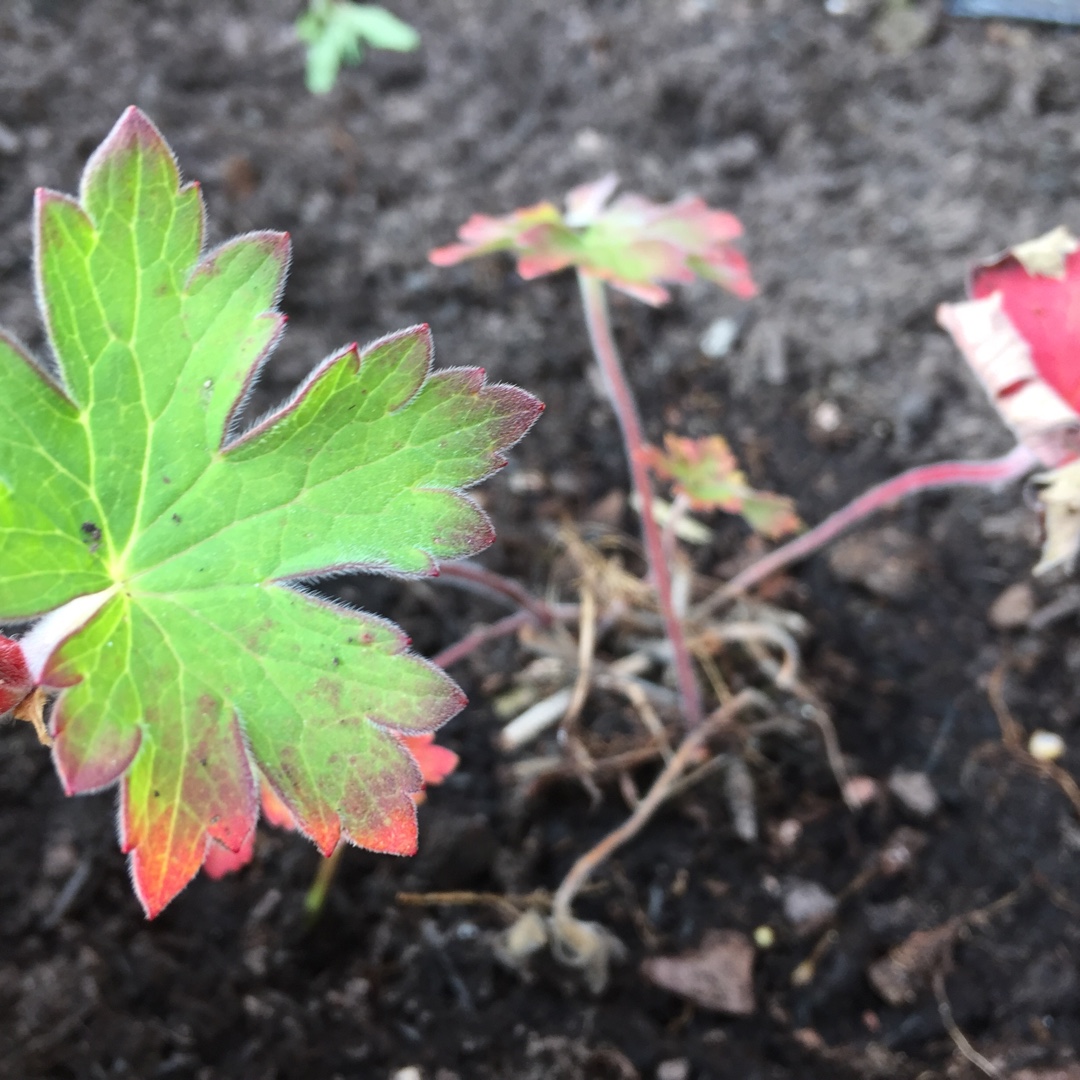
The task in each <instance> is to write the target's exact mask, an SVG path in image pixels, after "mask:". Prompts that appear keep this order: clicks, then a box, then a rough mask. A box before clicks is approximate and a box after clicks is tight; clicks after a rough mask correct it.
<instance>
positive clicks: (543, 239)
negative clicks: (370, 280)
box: [430, 175, 757, 728]
mask: <svg viewBox="0 0 1080 1080" xmlns="http://www.w3.org/2000/svg"><path fill="white" fill-rule="evenodd" d="M617 187H618V179H617V177H615V176H614V175H608V176H605V177H603V178H602V179H600V180H598V181H596V182H595V183H592V184H586V185H583V186H582V187H578V188H575V189H574V190H573V191H571V192H570V193H569V195H568V196H567V199H566V212H565V213H563V212H561V211H560V210H559V209H558V207H556V206H555V205H554V204H553V203H547V202H545V203H538V204H537V205H535V206H530V207H527V208H525V209H522V210H518V211H515V212H514V213H512V214H509V215H507V216H506V217H501V218H495V217H488V216H486V215H483V214H477V215H474V216H473V217H472V218H470V219H469V220H468V221H467V222H466V223H465V224H464V225H463V226H462V227H461V228H460V229H459V230H458V240H459V242H458V243H455V244H449V245H447V246H446V247H441V248H436V249H435V250H434V251H432V252H431V254H430V258H431V261H432V262H433V263H434V264H435V265H436V266H451V265H453V264H455V263H458V262H461V261H462V260H464V259H470V258H474V257H476V256H478V255H486V254H488V253H491V252H495V251H511V252H513V253H514V254H515V255H516V257H517V261H518V272H519V273H520V274H521V276H522V277H523V278H526V279H531V278H535V277H539V276H541V275H543V274H551V273H554V272H556V271H558V270H563V269H566V268H568V267H573V268H574V269H576V271H577V276H578V282H579V285H580V288H581V298H582V304H583V306H584V310H585V320H586V323H587V326H588V332H589V340H590V342H591V344H592V349H593V355H594V356H595V358H596V361H597V364H598V365H599V368H600V371H601V374H602V376H603V381H604V386H605V387H606V389H607V393H608V397H609V398H610V400H611V404H612V406H613V408H614V409H615V414H616V416H617V418H618V421H619V427H620V430H621V432H622V437H623V445H624V447H625V450H626V456H627V461H628V463H629V466H630V474H631V478H632V480H633V484H634V489H635V493H636V495H637V498H638V503H639V505H640V506H641V507H642V518H641V520H642V531H643V533H644V539H645V550H646V555H647V558H648V563H649V572H650V575H651V577H652V581H653V584H654V586H655V588H656V592H657V598H658V600H659V604H660V610H661V612H662V614H663V617H664V623H665V628H666V631H667V636H668V639H669V640H670V642H671V648H672V651H673V654H674V666H675V673H676V678H677V679H678V683H679V692H680V695H681V698H682V706H683V712H684V718H685V721H686V723H687V725H688V726H689V727H691V728H693V727H696V726H697V725H698V724H700V723H701V722H702V720H703V719H704V708H703V704H702V698H701V691H700V690H699V688H698V684H697V679H696V676H695V674H694V668H693V663H692V661H691V658H690V651H689V649H688V647H687V644H686V635H685V632H684V629H683V625H682V621H681V620H680V619H679V617H678V614H677V612H676V610H675V605H674V602H673V599H672V591H671V571H670V568H669V566H668V560H667V558H666V556H665V551H664V542H663V538H662V536H661V534H660V529H659V527H658V525H657V522H656V519H655V517H654V516H653V514H652V512H651V508H652V506H653V490H652V483H651V481H650V479H649V466H648V461H649V459H650V450H649V447H648V444H647V443H646V441H645V437H644V433H643V431H642V426H641V419H640V417H639V415H638V409H637V404H636V403H635V401H634V397H633V393H632V391H631V389H630V384H629V382H628V380H627V378H626V373H625V371H624V369H623V365H622V361H621V360H620V358H619V353H618V350H617V348H616V345H615V338H614V335H613V333H612V330H611V322H610V319H609V317H608V309H607V297H606V295H605V293H604V285H605V283H606V284H609V285H611V286H612V287H613V288H616V289H619V290H620V291H622V292H624V293H627V294H628V295H630V296H633V297H635V298H637V299H638V300H643V301H645V302H646V303H648V304H653V305H660V304H663V303H666V302H667V300H668V299H669V298H670V293H669V292H668V290H667V288H666V287H665V285H666V284H668V283H685V282H690V281H693V280H694V278H695V277H698V276H700V277H704V278H706V279H707V280H709V281H713V282H715V283H716V284H718V285H722V286H724V287H726V288H728V289H730V290H731V291H732V292H734V293H735V294H736V295H737V296H741V297H750V296H753V295H754V294H755V292H756V291H757V290H756V287H755V285H754V281H753V279H752V278H751V276H750V271H749V268H748V266H747V262H746V259H745V257H744V256H743V255H742V254H741V252H739V251H738V250H737V249H736V248H735V247H733V246H732V245H733V241H735V240H736V239H737V238H738V237H739V236H740V235H741V233H742V226H741V225H740V224H739V222H738V220H737V219H736V218H735V217H734V216H733V215H731V214H729V213H726V212H724V211H722V210H713V209H710V208H709V207H708V206H707V205H706V204H705V203H704V201H702V200H701V199H699V198H686V199H680V200H677V201H675V202H670V203H654V202H650V201H649V200H648V199H644V198H642V197H641V196H639V195H630V194H624V195H620V196H619V197H618V198H616V199H614V200H613V199H612V196H613V195H614V194H615V189H616V188H617Z"/></svg>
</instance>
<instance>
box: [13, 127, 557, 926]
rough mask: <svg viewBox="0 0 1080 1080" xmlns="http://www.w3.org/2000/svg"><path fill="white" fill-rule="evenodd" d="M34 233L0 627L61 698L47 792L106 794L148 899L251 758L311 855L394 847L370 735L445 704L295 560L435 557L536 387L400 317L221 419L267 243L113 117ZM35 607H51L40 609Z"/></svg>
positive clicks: (371, 565) (408, 569) (255, 305)
mask: <svg viewBox="0 0 1080 1080" xmlns="http://www.w3.org/2000/svg"><path fill="white" fill-rule="evenodd" d="M36 216H37V235H36V242H35V250H36V268H37V274H38V281H39V293H40V298H41V301H42V305H43V312H44V316H45V321H46V326H47V329H48V335H49V340H50V343H51V345H52V349H53V353H54V358H55V369H56V374H55V376H54V375H51V374H49V373H48V371H46V369H45V368H44V367H43V366H40V365H37V364H35V363H34V362H33V361H32V360H31V359H30V358H28V357H27V355H26V354H25V353H24V352H23V350H22V349H21V348H20V347H19V346H18V345H17V344H16V343H15V342H13V341H11V340H10V339H8V338H0V619H4V620H28V619H31V618H33V617H36V616H41V615H45V613H47V612H50V613H51V614H49V615H48V616H47V617H46V618H45V619H42V620H41V622H39V623H38V625H37V626H36V627H35V628H34V629H33V630H31V631H30V633H29V634H28V635H27V637H26V638H25V639H24V645H25V647H26V651H27V655H28V657H30V658H31V664H32V666H33V667H36V673H37V675H38V677H39V678H40V680H41V682H42V683H43V684H44V685H47V686H50V687H53V688H57V689H61V690H62V692H61V694H60V696H59V699H58V701H57V704H56V707H55V710H54V713H53V717H52V727H53V733H54V736H55V747H54V759H55V762H56V765H57V768H58V771H59V773H60V776H61V778H62V780H63V783H64V786H65V788H66V790H67V791H68V792H69V793H77V792H83V791H91V790H95V789H98V788H102V787H105V786H108V785H110V784H112V783H114V782H116V781H117V780H119V781H120V785H121V807H122V813H121V834H122V842H123V846H124V848H125V850H128V851H130V852H131V858H132V877H133V880H134V883H135V887H136V890H137V892H138V894H139V896H140V899H141V900H142V902H143V904H144V906H145V908H146V910H147V912H148V913H149V914H151V915H153V914H155V913H157V912H158V911H160V910H161V908H162V907H164V905H165V904H166V903H168V901H169V900H170V899H171V898H172V897H173V896H175V894H176V893H177V892H178V891H179V890H180V889H181V888H183V886H184V885H185V884H186V883H187V882H188V881H189V880H190V879H191V877H192V876H193V875H194V874H195V873H196V872H197V871H198V869H199V867H200V866H201V865H202V863H203V861H204V859H205V857H206V853H207V846H208V844H210V843H211V842H216V843H218V844H221V845H223V846H224V847H226V848H227V849H229V850H230V851H238V850H239V849H240V848H241V847H242V845H244V843H245V841H247V840H248V838H249V837H250V834H251V830H252V829H253V827H254V824H255V820H256V817H257V814H258V799H257V787H258V777H259V775H260V774H261V776H262V777H263V778H264V780H265V781H266V782H267V783H268V784H269V785H270V787H271V788H272V790H273V791H274V792H275V793H276V795H277V796H278V797H280V798H281V799H282V800H283V802H284V803H285V805H286V806H287V807H288V809H289V811H290V812H291V813H292V815H293V816H294V818H295V819H296V821H297V823H298V825H299V827H300V828H301V829H302V830H303V831H304V832H305V833H307V835H309V836H310V837H311V838H312V839H313V840H314V841H315V842H316V843H317V844H318V845H319V847H320V849H321V850H323V851H324V852H325V853H327V854H328V853H329V852H330V851H332V850H333V848H334V846H335V845H336V844H337V842H338V840H339V837H342V836H344V837H345V838H346V839H348V840H351V841H352V842H354V843H357V844H360V845H363V846H365V847H368V848H371V849H373V850H378V851H391V852H397V853H408V852H411V851H412V850H414V848H415V844H416V820H415V810H414V804H413V800H412V797H411V796H412V794H413V793H414V792H415V791H417V790H418V789H419V788H420V786H421V778H420V773H419V770H418V769H417V766H416V764H415V762H414V761H413V759H412V757H411V756H410V754H409V753H408V752H407V751H406V749H404V748H403V746H402V743H401V741H400V740H399V739H398V738H396V737H395V733H396V734H400V735H405V736H410V735H418V734H423V733H426V732H431V731H433V730H435V729H436V728H437V727H438V726H439V725H440V724H441V723H443V722H444V721H445V720H446V719H448V718H449V717H450V716H452V715H453V714H454V713H455V712H457V711H458V710H459V709H460V708H461V705H462V704H463V701H464V699H463V697H462V695H461V692H460V691H459V690H458V689H457V687H456V686H455V685H454V684H453V683H452V682H451V681H450V680H449V679H448V678H447V676H446V675H444V674H443V673H442V672H441V671H440V670H438V669H437V668H435V667H434V666H433V665H431V664H429V663H428V662H427V661H425V660H423V659H421V658H420V657H418V656H416V655H414V654H411V653H409V652H408V651H407V645H408V642H407V640H406V639H405V638H404V636H403V635H402V633H401V632H400V630H398V629H397V628H396V627H394V626H392V625H391V624H389V623H386V622H384V621H383V620H380V619H377V618H375V617H373V616H370V615H366V614H363V613H361V612H357V611H353V610H349V609H346V608H344V607H342V606H340V605H335V604H331V603H330V602H328V601H326V600H323V599H320V598H318V597H316V596H314V595H312V594H311V593H310V592H307V591H305V590H304V589H303V588H301V587H300V586H299V585H298V584H297V581H298V579H304V578H313V577H318V576H325V575H327V574H333V573H339V572H342V571H346V570H356V569H367V570H382V571H388V572H392V573H396V574H430V573H435V572H437V566H436V562H437V560H440V559H452V558H455V557H458V556H463V555H467V554H471V553H473V552H476V551H478V550H480V549H481V548H482V547H484V546H485V545H487V544H488V543H490V541H491V539H492V531H491V527H490V524H489V522H488V520H487V518H486V516H485V515H484V513H483V512H482V511H481V510H480V508H479V507H478V506H477V505H476V503H475V502H473V501H472V500H471V499H469V498H468V497H467V496H466V495H464V494H463V493H462V489H463V488H465V487H468V486H470V485H472V484H474V483H476V482H478V481H479V480H481V479H483V478H484V477H485V476H487V475H488V474H490V473H491V472H492V471H493V470H494V469H496V468H498V467H499V466H501V465H502V464H503V463H504V459H503V458H502V456H501V451H502V450H504V449H505V448H507V447H508V446H510V445H512V444H513V443H514V442H516V441H517V439H519V438H520V437H521V436H522V435H523V434H524V433H525V431H526V430H527V429H528V428H529V427H530V426H531V424H532V423H533V422H534V420H535V418H536V416H537V415H538V412H539V408H540V406H539V403H538V402H536V401H535V399H533V398H531V397H530V396H529V395H527V394H525V393H524V392H522V391H520V390H517V389H516V388H513V387H508V386H501V385H494V386H492V385H487V384H486V383H485V382H484V378H483V373H482V372H481V371H479V370H471V369H469V370H466V369H450V370H445V371H440V372H437V373H434V374H432V373H431V360H432V354H431V339H430V334H429V332H428V330H427V328H426V327H414V328H412V329H410V330H405V331H402V332H400V333H397V334H393V335H391V336H389V337H387V338H384V339H382V340H380V341H377V342H375V343H374V344H373V345H370V346H368V347H367V348H366V349H363V350H358V349H357V348H356V347H355V346H350V347H349V348H347V349H344V350H342V351H341V352H339V353H337V354H335V355H333V356H331V357H330V358H328V359H327V360H325V361H324V362H323V363H322V364H321V365H319V366H318V367H317V368H316V370H315V371H314V372H313V373H312V374H311V376H310V377H309V378H308V379H307V380H306V381H305V383H304V384H303V386H302V387H301V388H300V389H299V390H298V391H297V393H296V394H295V395H294V396H293V397H292V398H291V399H290V400H289V401H288V402H286V403H285V404H284V405H283V406H281V407H280V408H278V409H276V410H275V411H274V412H273V413H271V414H270V415H269V416H267V417H265V418H264V419H263V420H261V421H260V422H259V423H257V424H256V425H254V426H253V427H251V428H250V429H248V430H246V431H239V430H237V424H238V420H237V416H238V413H239V411H240V409H241V407H242V404H243V402H244V400H245V398H246V396H247V394H248V393H249V391H250V389H251V386H252V384H253V382H254V380H255V378H256V377H257V375H258V371H259V368H260V366H261V365H262V364H263V363H264V361H265V359H266V357H267V356H268V355H269V353H270V351H271V350H272V348H273V346H274V344H275V343H276V341H277V338H278V336H279V334H280V332H281V328H282V323H283V317H282V316H281V315H280V314H279V313H278V312H277V311H276V309H275V305H276V302H277V299H278V296H279V293H280V290H281V286H282V282H283V279H284V275H285V271H286V267H287V263H288V251H289V245H288V238H287V237H285V236H284V235H282V234H276V233H252V234H249V235H247V236H241V237H238V238H236V239H234V240H231V241H229V242H228V243H226V244H224V245H222V246H221V247H219V248H217V249H216V250H214V251H211V252H209V253H205V254H204V253H203V251H202V244H203V207H202V200H201V197H200V193H199V190H198V188H197V186H195V185H187V186H181V184H180V178H179V174H178V171H177V168H176V164H175V161H174V159H173V157H172V154H171V151H170V150H169V148H168V147H167V145H166V144H165V142H164V140H163V139H162V138H161V136H160V135H159V134H158V132H157V130H156V129H155V128H154V127H153V125H152V124H151V123H150V122H149V121H148V120H147V119H146V118H145V117H144V116H143V115H142V114H141V113H139V112H138V111H137V110H135V109H129V110H128V111H127V112H126V113H125V114H124V116H123V117H122V118H121V120H120V121H119V122H118V124H117V126H116V127H115V128H114V130H113V132H112V133H111V134H110V135H109V137H108V138H107V139H106V141H105V143H104V144H103V145H102V146H101V147H100V148H99V149H98V150H97V151H96V152H95V154H94V155H93V157H92V158H91V160H90V162H89V163H88V165H87V168H86V171H85V174H84V176H83V180H82V184H81V189H80V197H79V200H78V201H77V202H76V201H75V200H72V199H70V198H67V197H65V196H63V195H58V194H56V193H53V192H49V191H42V192H39V194H38V199H37V215H36ZM56 609H58V610H56Z"/></svg>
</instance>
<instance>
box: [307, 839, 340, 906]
mask: <svg viewBox="0 0 1080 1080" xmlns="http://www.w3.org/2000/svg"><path fill="white" fill-rule="evenodd" d="M344 850H345V844H344V842H342V843H339V844H338V846H337V847H336V848H334V850H333V851H332V852H331V853H330V854H329V855H327V856H326V858H325V859H323V860H322V862H320V863H319V869H318V871H316V874H315V880H314V881H313V882H312V883H311V887H310V888H309V889H308V891H307V895H306V896H305V897H304V915H305V916H306V917H307V920H308V922H309V923H313V922H315V920H316V919H318V917H319V916H320V915H321V914H322V909H323V906H324V905H325V904H326V897H327V896H328V895H329V893H330V886H331V885H332V884H333V882H334V878H335V877H336V875H337V869H338V864H339V863H340V862H341V853H342V852H343V851H344Z"/></svg>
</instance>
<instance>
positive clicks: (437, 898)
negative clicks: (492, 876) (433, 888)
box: [394, 890, 551, 922]
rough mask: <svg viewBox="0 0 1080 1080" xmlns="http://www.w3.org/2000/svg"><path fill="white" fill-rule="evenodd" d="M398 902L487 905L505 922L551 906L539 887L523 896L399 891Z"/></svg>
mask: <svg viewBox="0 0 1080 1080" xmlns="http://www.w3.org/2000/svg"><path fill="white" fill-rule="evenodd" d="M394 899H395V900H396V901H397V902H398V903H399V904H408V905H410V906H412V907H474V906H482V907H490V908H494V909H495V910H496V911H498V912H499V914H500V915H502V916H504V917H505V918H506V920H507V922H513V920H514V919H516V918H517V917H518V916H519V915H520V914H521V913H522V912H523V911H528V910H530V909H533V908H539V909H541V910H547V909H548V908H550V907H551V897H550V896H549V895H548V894H547V893H546V892H543V891H542V890H538V891H536V892H531V893H528V894H526V895H524V896H503V895H501V894H500V893H488V892H470V891H468V890H458V891H453V892H428V893H414V892H399V893H398V894H397V896H395V898H394Z"/></svg>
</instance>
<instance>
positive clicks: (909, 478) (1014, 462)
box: [694, 443, 1042, 618]
mask: <svg viewBox="0 0 1080 1080" xmlns="http://www.w3.org/2000/svg"><path fill="white" fill-rule="evenodd" d="M1041 464H1042V462H1041V461H1040V460H1039V459H1038V457H1036V456H1035V454H1034V453H1033V452H1032V451H1031V450H1029V449H1028V448H1027V447H1026V446H1024V445H1023V444H1022V443H1018V444H1017V445H1016V446H1015V447H1013V449H1012V450H1010V451H1009V453H1007V454H1006V455H1005V456H1004V457H999V458H991V459H990V460H989V461H939V462H936V463H935V464H933V465H919V466H917V467H916V468H914V469H908V471H907V472H903V473H901V474H900V475H899V476H894V477H893V478H892V479H891V480H886V481H885V482H884V483H881V484H878V485H877V487H872V488H871V489H870V490H869V491H866V492H864V493H863V494H862V495H859V496H858V497H857V498H855V499H852V501H851V502H849V503H848V504H847V506H844V507H842V508H841V509H839V510H837V511H836V513H834V514H830V515H829V516H828V517H827V518H826V519H825V520H824V521H823V522H821V524H820V525H817V526H815V527H814V528H813V529H811V530H810V531H809V532H805V533H803V534H802V536H798V537H796V538H795V539H794V540H791V541H789V542H788V543H786V544H784V545H783V546H782V547H778V548H777V549H776V550H775V551H772V552H770V553H769V554H768V555H766V556H765V557H764V558H762V559H759V560H758V561H757V562H756V563H753V564H751V565H750V566H748V567H747V568H746V569H745V570H743V571H742V573H739V574H736V575H735V577H733V578H732V579H731V580H730V581H729V582H728V583H727V584H726V585H724V586H723V587H722V588H720V589H717V591H716V592H715V593H713V595H712V596H710V597H709V598H708V599H707V600H705V601H704V602H703V603H702V604H700V605H699V606H698V608H697V610H696V611H695V612H694V615H695V616H697V617H698V618H701V617H704V616H705V615H708V614H710V613H711V612H712V611H714V610H716V608H718V607H720V606H721V605H722V604H723V603H724V602H725V601H727V600H730V599H731V598H732V597H734V596H737V595H738V594H739V593H743V592H746V590H747V589H750V588H752V587H753V586H754V585H757V584H758V582H760V581H764V580H765V578H767V577H769V576H770V575H772V574H775V573H776V572H777V571H778V570H782V569H783V568H784V567H786V566H790V565H791V564H792V563H795V562H798V561H799V560H800V559H805V558H806V556H807V555H812V554H813V553H814V552H815V551H817V550H818V549H819V548H821V547H824V546H825V545H826V544H828V543H829V542H830V541H832V540H834V539H836V537H837V536H839V535H840V534H841V533H842V532H846V531H847V530H848V529H850V528H851V527H852V526H853V525H857V524H858V523H859V522H860V521H862V520H863V518H866V517H869V516H870V515H871V514H874V513H876V512H877V511H878V510H882V509H884V508H885V507H886V506H889V505H890V504H892V503H894V502H896V501H897V500H898V499H902V498H903V497H904V496H905V495H911V494H913V493H915V492H917V491H931V490H934V489H936V488H947V487H997V486H999V485H1004V484H1006V483H1008V482H1009V481H1011V480H1016V479H1018V478H1019V477H1021V476H1023V475H1025V474H1026V473H1029V472H1031V470H1032V469H1034V468H1037V467H1038V466H1039V465H1041Z"/></svg>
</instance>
